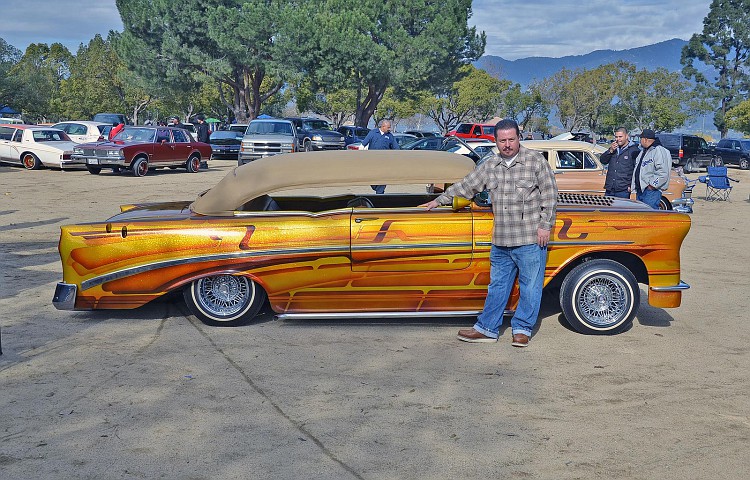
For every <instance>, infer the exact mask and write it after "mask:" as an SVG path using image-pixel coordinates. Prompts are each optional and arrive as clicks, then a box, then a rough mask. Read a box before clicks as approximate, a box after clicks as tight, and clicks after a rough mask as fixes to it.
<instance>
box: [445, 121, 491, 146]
mask: <svg viewBox="0 0 750 480" xmlns="http://www.w3.org/2000/svg"><path fill="white" fill-rule="evenodd" d="M448 136H449V137H458V138H482V139H485V140H489V141H491V142H494V141H495V126H494V125H486V124H482V123H459V124H458V126H457V127H456V129H455V130H451V131H450V132H448Z"/></svg>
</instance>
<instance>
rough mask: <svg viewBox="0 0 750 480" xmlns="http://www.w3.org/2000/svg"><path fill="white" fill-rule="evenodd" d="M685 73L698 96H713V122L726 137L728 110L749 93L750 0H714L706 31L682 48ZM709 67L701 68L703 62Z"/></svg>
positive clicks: (697, 34)
mask: <svg viewBox="0 0 750 480" xmlns="http://www.w3.org/2000/svg"><path fill="white" fill-rule="evenodd" d="M680 62H681V63H682V65H683V69H682V73H683V75H685V77H686V78H687V79H689V80H690V79H692V80H694V81H695V83H696V88H697V92H698V94H699V96H702V97H704V98H707V99H711V100H713V104H714V108H715V112H714V125H716V128H717V129H719V131H720V132H721V136H722V137H725V136H726V134H727V131H728V130H729V127H728V125H727V122H726V118H725V116H726V113H727V111H728V110H729V109H731V108H732V107H734V106H735V105H737V104H738V103H739V102H740V101H741V100H742V99H743V98H745V97H746V96H747V93H748V87H749V80H750V77H749V75H748V73H749V72H748V69H749V68H750V1H748V0H713V1H712V2H711V7H710V9H709V12H708V15H706V17H705V18H704V19H703V31H702V32H701V33H696V34H694V35H693V36H692V37H691V38H690V41H689V42H688V44H687V45H685V47H683V49H682V57H681V59H680ZM698 62H700V63H703V64H705V65H706V66H708V67H710V72H709V73H704V72H703V71H701V67H700V63H698Z"/></svg>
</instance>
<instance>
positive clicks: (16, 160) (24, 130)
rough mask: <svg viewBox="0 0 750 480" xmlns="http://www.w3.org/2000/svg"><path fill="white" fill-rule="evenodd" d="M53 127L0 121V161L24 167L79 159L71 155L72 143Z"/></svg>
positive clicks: (62, 165)
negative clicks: (1, 123)
mask: <svg viewBox="0 0 750 480" xmlns="http://www.w3.org/2000/svg"><path fill="white" fill-rule="evenodd" d="M75 145H76V144H75V142H73V141H72V140H71V139H70V137H68V135H67V134H66V133H65V132H63V131H62V130H59V129H57V128H51V127H41V126H38V125H18V124H13V125H8V124H4V125H0V162H7V163H13V164H17V165H23V166H24V167H26V168H27V169H28V170H36V169H39V168H42V166H45V167H55V168H60V169H62V168H65V167H68V166H70V165H73V164H76V163H81V162H80V161H77V160H74V159H72V157H71V154H72V153H73V148H74V147H75Z"/></svg>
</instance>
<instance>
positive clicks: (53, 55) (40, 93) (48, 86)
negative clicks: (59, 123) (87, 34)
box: [8, 43, 73, 122]
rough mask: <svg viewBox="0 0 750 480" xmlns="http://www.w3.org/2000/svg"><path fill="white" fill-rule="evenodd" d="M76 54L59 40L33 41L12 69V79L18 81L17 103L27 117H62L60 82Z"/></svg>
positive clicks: (66, 73)
mask: <svg viewBox="0 0 750 480" xmlns="http://www.w3.org/2000/svg"><path fill="white" fill-rule="evenodd" d="M72 58H73V56H72V55H71V53H70V51H69V50H68V49H67V48H65V46H63V45H62V44H60V43H53V44H52V45H47V44H44V43H32V44H31V45H29V46H28V47H27V48H26V51H25V52H24V54H23V56H22V57H21V59H20V60H19V61H18V63H16V64H15V65H14V66H13V67H12V68H11V69H10V71H9V73H8V76H9V77H11V83H12V84H14V85H16V89H15V93H14V100H13V101H14V104H15V105H16V108H18V109H20V110H21V111H22V112H23V115H24V117H25V118H27V119H29V120H31V121H35V122H44V121H55V120H58V119H59V118H60V111H59V104H57V103H56V101H55V99H57V98H58V97H59V92H60V84H61V82H62V81H63V80H64V79H65V78H67V77H68V75H69V73H70V71H69V65H70V62H71V60H72Z"/></svg>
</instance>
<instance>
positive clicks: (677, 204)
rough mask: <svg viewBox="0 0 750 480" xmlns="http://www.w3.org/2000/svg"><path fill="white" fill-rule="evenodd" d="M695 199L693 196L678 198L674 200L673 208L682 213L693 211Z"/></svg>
mask: <svg viewBox="0 0 750 480" xmlns="http://www.w3.org/2000/svg"><path fill="white" fill-rule="evenodd" d="M694 203H695V200H693V199H692V198H685V197H682V198H676V199H675V200H674V201H673V202H672V210H674V211H675V212H680V213H693V204H694Z"/></svg>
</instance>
